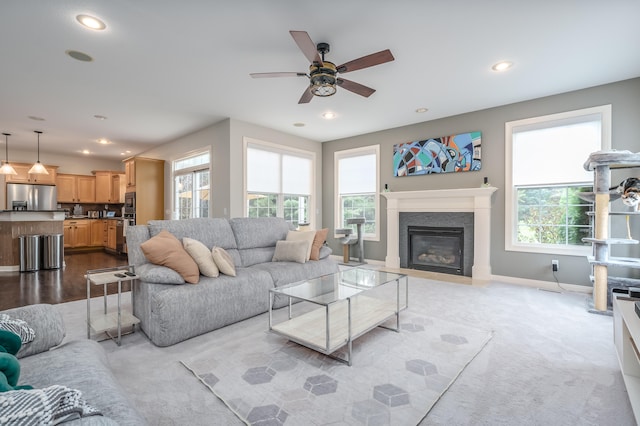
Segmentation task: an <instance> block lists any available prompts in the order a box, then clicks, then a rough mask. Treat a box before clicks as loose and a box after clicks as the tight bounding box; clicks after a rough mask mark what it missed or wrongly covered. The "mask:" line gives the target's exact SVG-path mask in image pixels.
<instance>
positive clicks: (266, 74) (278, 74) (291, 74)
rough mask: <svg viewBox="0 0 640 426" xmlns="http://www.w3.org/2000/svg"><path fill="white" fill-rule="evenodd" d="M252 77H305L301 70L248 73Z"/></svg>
mask: <svg viewBox="0 0 640 426" xmlns="http://www.w3.org/2000/svg"><path fill="white" fill-rule="evenodd" d="M249 75H250V76H251V77H253V78H272V77H306V76H307V74H305V73H303V72H254V73H251V74H249Z"/></svg>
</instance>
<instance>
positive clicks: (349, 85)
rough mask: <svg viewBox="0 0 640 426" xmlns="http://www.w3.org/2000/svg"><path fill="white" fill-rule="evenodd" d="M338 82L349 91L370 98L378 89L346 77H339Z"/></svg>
mask: <svg viewBox="0 0 640 426" xmlns="http://www.w3.org/2000/svg"><path fill="white" fill-rule="evenodd" d="M336 82H337V83H338V85H339V86H340V87H342V88H343V89H347V90H348V91H350V92H353V93H355V94H357V95H360V96H364V97H365V98H368V97H369V96H371V95H372V94H373V92H375V91H376V89H372V88H371V87H367V86H363V85H362V84H360V83H356V82H355V81H351V80H345V79H344V78H338V79H337V80H336Z"/></svg>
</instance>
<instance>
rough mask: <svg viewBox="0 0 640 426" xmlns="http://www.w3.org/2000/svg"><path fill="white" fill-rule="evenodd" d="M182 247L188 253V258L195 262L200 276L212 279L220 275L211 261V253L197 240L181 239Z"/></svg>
mask: <svg viewBox="0 0 640 426" xmlns="http://www.w3.org/2000/svg"><path fill="white" fill-rule="evenodd" d="M182 245H183V246H184V249H185V250H186V251H187V253H189V256H191V257H192V258H193V260H194V261H195V262H196V264H197V265H198V269H199V270H200V273H201V274H202V275H204V276H205V277H213V278H215V277H217V276H218V275H220V271H219V270H218V266H217V265H216V262H215V261H214V260H213V253H212V252H211V250H209V249H208V248H207V246H205V245H204V244H202V243H201V242H200V241H198V240H194V239H193V238H187V237H184V238H183V239H182Z"/></svg>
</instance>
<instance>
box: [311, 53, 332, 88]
mask: <svg viewBox="0 0 640 426" xmlns="http://www.w3.org/2000/svg"><path fill="white" fill-rule="evenodd" d="M327 46H328V45H327ZM336 74H337V70H336V66H335V64H333V63H332V62H328V61H325V62H324V63H323V64H322V66H317V65H310V66H309V85H310V90H311V93H313V94H314V95H315V96H331V95H333V94H334V93H336Z"/></svg>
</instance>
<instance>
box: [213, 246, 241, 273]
mask: <svg viewBox="0 0 640 426" xmlns="http://www.w3.org/2000/svg"><path fill="white" fill-rule="evenodd" d="M211 253H212V254H213V260H214V261H215V262H216V265H218V269H220V272H222V273H223V274H225V275H230V276H232V277H235V276H236V265H235V264H234V263H233V259H232V258H231V255H229V253H227V251H226V250H225V249H223V248H222V247H214V248H213V249H212V250H211Z"/></svg>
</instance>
